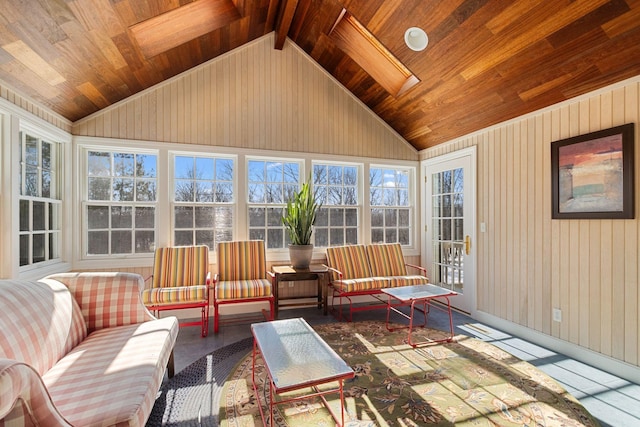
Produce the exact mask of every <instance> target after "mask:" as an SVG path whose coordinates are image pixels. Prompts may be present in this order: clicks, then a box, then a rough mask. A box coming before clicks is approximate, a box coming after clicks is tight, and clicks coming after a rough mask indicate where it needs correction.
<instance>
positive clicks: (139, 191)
mask: <svg viewBox="0 0 640 427" xmlns="http://www.w3.org/2000/svg"><path fill="white" fill-rule="evenodd" d="M136 200H137V201H138V202H155V201H156V181H155V180H148V179H147V180H136Z"/></svg>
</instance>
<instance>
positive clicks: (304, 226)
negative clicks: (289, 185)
mask: <svg viewBox="0 0 640 427" xmlns="http://www.w3.org/2000/svg"><path fill="white" fill-rule="evenodd" d="M310 181H311V178H310V177H309V179H308V180H307V181H306V182H304V183H303V184H302V188H301V189H300V191H298V192H297V193H295V194H293V195H292V197H290V198H289V200H287V207H286V208H285V212H284V215H283V216H282V223H283V224H284V226H285V227H286V229H287V232H288V233H289V239H290V240H291V243H290V244H289V257H290V259H291V265H292V267H294V268H299V269H305V268H309V264H311V257H312V256H313V244H312V243H311V233H312V232H313V224H314V223H315V221H316V213H317V212H318V209H320V206H321V204H320V203H318V201H317V200H316V197H315V194H314V193H313V192H312V191H311V183H310Z"/></svg>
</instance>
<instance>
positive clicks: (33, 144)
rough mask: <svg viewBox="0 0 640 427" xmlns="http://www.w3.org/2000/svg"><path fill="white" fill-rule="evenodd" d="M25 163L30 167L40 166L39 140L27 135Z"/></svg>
mask: <svg viewBox="0 0 640 427" xmlns="http://www.w3.org/2000/svg"><path fill="white" fill-rule="evenodd" d="M25 139H26V141H25V147H24V148H25V149H24V154H25V157H24V162H25V163H26V164H28V165H32V166H38V138H34V137H32V136H31V135H26V138H25Z"/></svg>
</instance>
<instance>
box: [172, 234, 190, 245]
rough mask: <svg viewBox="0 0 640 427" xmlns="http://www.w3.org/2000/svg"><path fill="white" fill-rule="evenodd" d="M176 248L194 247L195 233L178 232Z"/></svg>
mask: <svg viewBox="0 0 640 427" xmlns="http://www.w3.org/2000/svg"><path fill="white" fill-rule="evenodd" d="M174 244H175V245H176V246H192V245H193V231H191V230H189V231H181V230H176V232H175V242H174Z"/></svg>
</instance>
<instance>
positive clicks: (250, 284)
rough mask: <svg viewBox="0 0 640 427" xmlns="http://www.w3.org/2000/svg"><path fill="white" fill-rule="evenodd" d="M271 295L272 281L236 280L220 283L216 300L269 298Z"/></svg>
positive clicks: (217, 287)
mask: <svg viewBox="0 0 640 427" xmlns="http://www.w3.org/2000/svg"><path fill="white" fill-rule="evenodd" d="M270 295H271V281H269V280H268V279H253V280H234V281H222V282H218V284H217V286H216V299H218V300H231V299H243V298H257V297H268V296H270Z"/></svg>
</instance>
